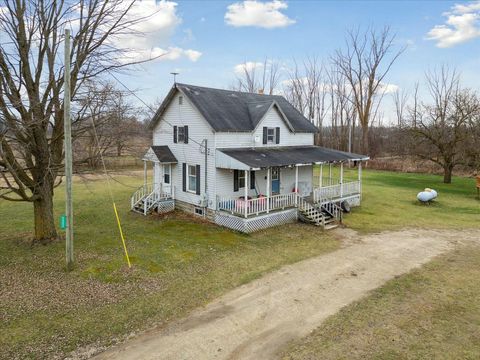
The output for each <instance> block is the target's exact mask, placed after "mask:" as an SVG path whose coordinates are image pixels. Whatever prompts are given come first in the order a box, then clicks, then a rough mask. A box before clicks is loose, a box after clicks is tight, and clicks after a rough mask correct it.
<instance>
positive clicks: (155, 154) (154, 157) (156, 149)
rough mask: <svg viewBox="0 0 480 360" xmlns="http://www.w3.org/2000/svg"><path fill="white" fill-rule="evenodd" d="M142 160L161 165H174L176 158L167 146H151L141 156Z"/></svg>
mask: <svg viewBox="0 0 480 360" xmlns="http://www.w3.org/2000/svg"><path fill="white" fill-rule="evenodd" d="M143 160H148V161H154V162H159V163H163V164H176V163H177V162H178V161H177V158H176V157H175V155H173V153H172V151H171V150H170V148H169V147H168V146H151V147H150V149H148V151H147V153H146V154H145V155H144V156H143Z"/></svg>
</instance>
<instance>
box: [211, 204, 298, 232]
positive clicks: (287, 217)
mask: <svg viewBox="0 0 480 360" xmlns="http://www.w3.org/2000/svg"><path fill="white" fill-rule="evenodd" d="M297 219H298V213H297V209H288V210H283V211H277V212H274V213H270V214H264V215H259V216H255V217H252V218H247V219H245V218H241V217H238V216H233V215H230V214H226V213H222V212H217V213H216V214H215V223H216V224H217V225H220V226H225V227H227V228H229V229H233V230H237V231H240V232H243V233H251V232H255V231H258V230H262V229H266V228H269V227H273V226H278V225H282V224H288V223H291V222H295V221H297Z"/></svg>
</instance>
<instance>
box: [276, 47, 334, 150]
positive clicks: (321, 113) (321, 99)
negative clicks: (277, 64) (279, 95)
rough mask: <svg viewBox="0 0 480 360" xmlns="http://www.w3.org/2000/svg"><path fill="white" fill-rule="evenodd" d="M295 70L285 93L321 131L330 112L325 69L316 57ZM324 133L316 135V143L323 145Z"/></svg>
mask: <svg viewBox="0 0 480 360" xmlns="http://www.w3.org/2000/svg"><path fill="white" fill-rule="evenodd" d="M294 64H295V65H294V68H293V70H292V71H291V72H290V74H289V79H288V80H287V81H286V82H285V85H284V88H283V93H284V94H285V97H286V98H287V99H288V100H289V101H290V103H291V104H292V105H293V106H294V107H295V108H296V109H297V110H298V111H300V112H301V113H302V114H303V115H305V117H306V118H307V119H308V120H310V121H311V122H312V123H313V124H314V125H315V126H317V127H318V128H319V129H320V130H321V129H322V127H323V121H324V119H325V116H326V113H327V111H328V108H327V102H326V96H327V92H328V87H329V85H328V84H327V82H326V81H325V80H326V79H325V69H324V67H323V65H322V64H321V63H320V62H319V61H318V59H317V58H316V57H309V58H307V60H306V61H305V62H304V63H303V68H302V69H300V67H299V66H298V64H297V62H296V61H294ZM322 134H323V133H322V131H320V132H319V133H317V135H316V139H315V140H316V141H315V142H316V143H317V144H322V143H323V139H322Z"/></svg>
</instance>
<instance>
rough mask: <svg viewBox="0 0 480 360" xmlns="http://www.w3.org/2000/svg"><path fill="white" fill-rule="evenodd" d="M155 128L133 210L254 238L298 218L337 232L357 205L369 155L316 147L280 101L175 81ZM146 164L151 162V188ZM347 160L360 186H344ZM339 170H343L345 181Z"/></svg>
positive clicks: (301, 121)
mask: <svg viewBox="0 0 480 360" xmlns="http://www.w3.org/2000/svg"><path fill="white" fill-rule="evenodd" d="M152 129H153V146H152V147H151V148H150V149H149V150H148V152H147V153H146V154H145V157H144V159H143V160H144V161H145V184H144V186H142V187H141V188H140V189H139V190H138V191H137V192H135V194H134V195H133V196H132V199H131V207H132V210H134V211H138V212H141V213H143V214H147V213H149V212H151V211H158V212H166V211H171V210H173V209H174V208H178V209H181V210H184V211H187V212H191V213H193V214H197V215H200V216H204V217H206V218H207V219H209V220H211V221H213V222H215V223H217V224H219V225H222V226H226V227H229V228H232V229H235V230H238V231H242V232H251V231H255V230H259V229H262V228H267V227H271V226H275V225H280V224H284V223H287V222H292V221H297V219H300V220H304V221H307V222H311V223H313V224H316V225H321V226H323V227H324V228H330V227H334V226H335V225H336V224H337V223H338V222H340V221H341V216H342V207H343V208H344V209H343V210H345V208H348V207H349V206H356V205H359V204H360V199H361V164H362V161H365V160H368V157H366V156H363V155H358V154H352V153H346V152H342V151H336V150H332V149H327V148H323V147H319V146H314V134H315V133H316V132H317V131H318V129H317V128H316V127H315V126H314V125H312V123H311V122H309V121H308V120H307V119H306V118H305V117H304V116H303V115H302V114H301V113H299V112H298V111H297V110H296V109H295V108H294V107H293V106H292V105H291V104H290V103H289V102H288V101H287V100H285V98H283V97H282V96H277V95H263V94H255V93H244V92H237V91H231V90H220V89H211V88H206V87H199V86H193V85H185V84H178V83H177V84H175V85H174V86H173V87H172V89H171V90H170V92H169V93H168V95H167V97H166V98H165V100H164V102H163V103H162V105H161V106H160V108H159V109H158V111H157V113H156V114H155V116H154V118H153V121H152ZM147 162H153V163H154V172H153V182H152V184H148V183H147V170H146V169H147ZM346 162H354V163H355V164H356V165H357V167H358V180H356V181H353V182H344V181H343V164H344V163H346ZM325 164H326V165H327V168H325V169H324V165H325ZM332 164H339V165H340V169H341V171H340V178H339V179H333V178H332ZM314 165H320V167H319V168H320V174H319V175H318V178H317V176H315V179H314V174H313V168H314ZM327 170H328V171H327ZM325 175H327V176H325ZM314 184H316V185H317V186H314Z"/></svg>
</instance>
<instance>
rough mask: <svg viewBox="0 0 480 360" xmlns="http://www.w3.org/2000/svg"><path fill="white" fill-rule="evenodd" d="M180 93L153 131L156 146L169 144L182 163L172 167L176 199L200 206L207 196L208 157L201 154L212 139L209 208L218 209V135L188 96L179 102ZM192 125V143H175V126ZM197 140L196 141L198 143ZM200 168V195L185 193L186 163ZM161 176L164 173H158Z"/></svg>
mask: <svg viewBox="0 0 480 360" xmlns="http://www.w3.org/2000/svg"><path fill="white" fill-rule="evenodd" d="M178 97H179V94H178V93H177V95H176V96H175V97H174V98H173V99H172V101H171V102H170V105H169V106H168V108H167V109H166V111H165V113H164V114H163V116H162V119H161V120H160V121H159V123H158V125H157V126H156V127H155V129H154V131H153V145H168V146H169V147H170V150H171V151H172V153H173V154H174V155H175V157H176V158H177V160H178V164H175V165H172V175H171V177H172V185H173V186H174V187H175V198H176V199H179V200H181V201H185V202H188V203H191V204H198V203H199V201H200V200H201V197H202V196H203V195H204V194H205V154H203V153H202V152H201V148H200V145H199V144H198V143H201V142H202V140H203V139H207V140H208V147H209V156H208V157H207V158H208V160H207V162H208V169H207V175H208V194H209V196H208V198H209V207H210V208H215V170H216V169H215V151H214V148H215V136H214V133H213V131H212V129H211V127H210V125H208V123H207V122H206V121H205V120H204V119H203V117H202V115H200V113H199V112H198V111H197V110H196V109H195V108H194V107H193V105H192V104H191V103H190V102H189V101H188V99H187V97H186V96H183V105H179V103H178ZM174 125H176V126H184V125H188V135H189V138H190V139H189V141H188V144H184V143H177V144H175V143H174V142H173V126H174ZM195 141H196V142H195ZM183 163H187V164H190V165H200V176H201V178H200V189H201V191H200V194H201V195H196V194H192V193H189V192H184V191H183V190H182V164H183ZM155 176H157V177H158V176H160V172H158V171H157V172H155Z"/></svg>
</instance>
